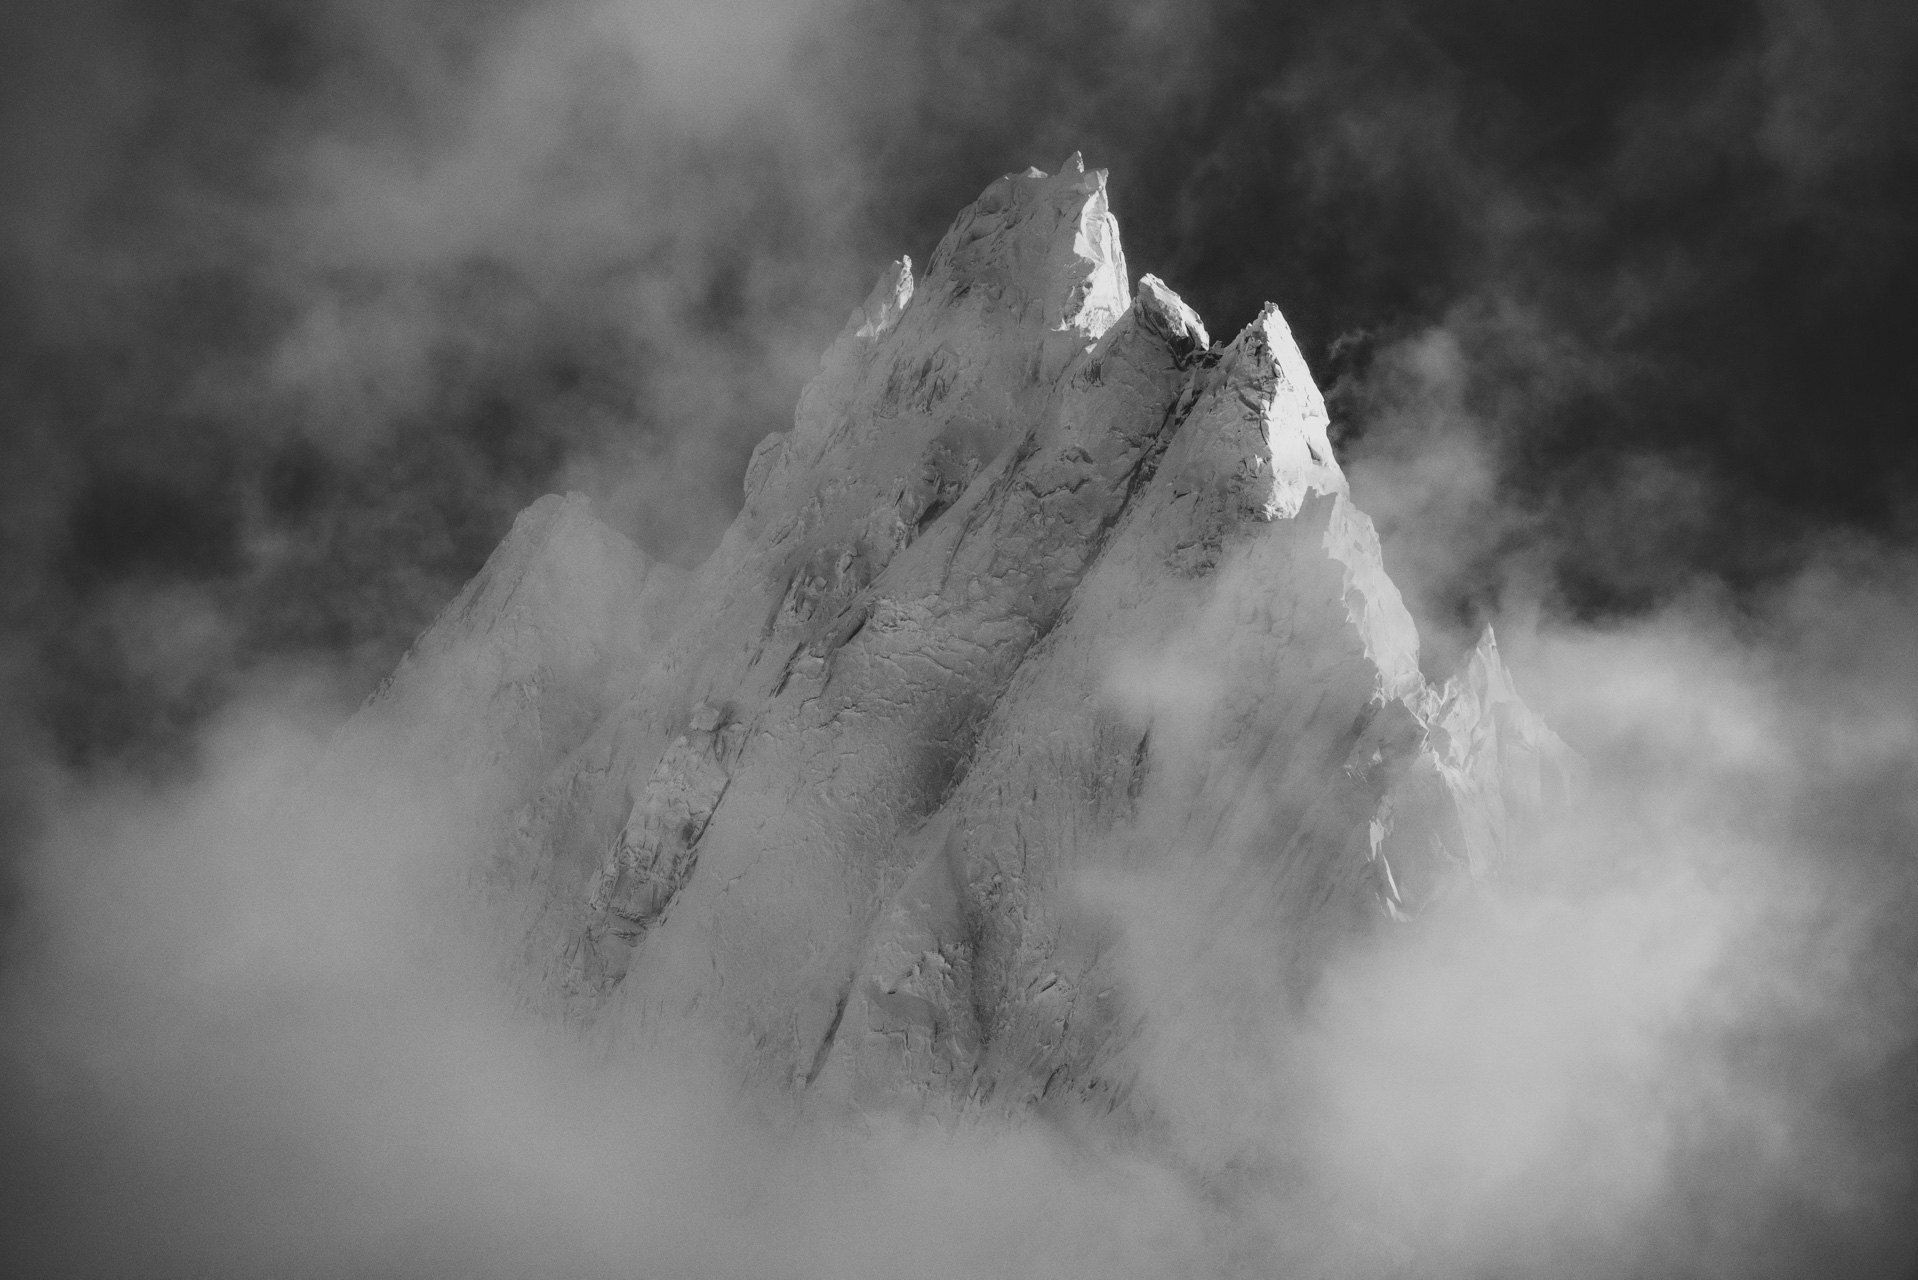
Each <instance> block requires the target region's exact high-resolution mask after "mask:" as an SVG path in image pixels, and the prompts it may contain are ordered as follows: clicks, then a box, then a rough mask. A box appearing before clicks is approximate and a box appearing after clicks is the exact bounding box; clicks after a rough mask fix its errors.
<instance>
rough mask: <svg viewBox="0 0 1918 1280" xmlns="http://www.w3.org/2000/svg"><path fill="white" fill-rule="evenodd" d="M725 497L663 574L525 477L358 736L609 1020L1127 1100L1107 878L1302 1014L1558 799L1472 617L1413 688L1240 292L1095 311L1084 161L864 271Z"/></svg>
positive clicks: (1153, 1111) (903, 1095)
mask: <svg viewBox="0 0 1918 1280" xmlns="http://www.w3.org/2000/svg"><path fill="white" fill-rule="evenodd" d="M745 490H746V494H745V505H744V508H743V510H742V511H741V512H740V514H739V517H738V519H737V520H736V521H735V522H734V524H733V526H732V528H731V529H730V530H729V532H728V533H727V534H726V536H725V538H724V540H723V542H722V543H721V545H720V547H719V548H718V549H717V551H715V552H714V554H713V555H712V557H711V558H710V559H709V560H708V561H707V562H706V563H705V564H704V565H702V566H701V567H700V568H699V569H698V570H696V571H694V572H693V573H692V574H691V575H690V577H689V578H688V577H687V576H686V575H683V574H679V573H677V572H676V571H672V570H669V569H664V568H661V567H659V566H655V565H651V564H649V563H647V562H646V560H645V558H644V557H643V556H642V555H641V554H640V553H639V552H638V551H637V550H635V549H634V548H632V547H631V546H630V544H627V543H625V541H624V540H623V539H621V538H620V537H619V536H618V535H617V534H613V533H611V532H610V531H607V530H605V529H604V528H603V527H601V526H599V525H598V524H597V522H596V521H594V520H593V518H592V517H591V515H590V514H589V513H588V512H587V511H586V510H585V507H584V502H583V500H581V499H578V498H569V499H566V500H565V501H563V502H561V501H560V500H558V499H553V498H547V499H542V500H541V502H540V503H538V504H535V506H534V507H533V508H531V509H530V510H529V511H528V512H527V513H526V515H524V516H522V517H521V520H520V522H519V524H517V525H516V526H515V528H514V531H513V533H512V534H511V535H509V537H508V538H507V540H506V542H505V543H504V544H502V546H501V548H500V550H499V552H497V553H496V554H495V556H494V558H493V560H492V561H490V562H489V563H488V565H487V567H486V569H485V570H483V571H482V573H481V574H480V576H479V578H477V579H476V580H475V582H474V583H473V584H472V585H471V586H469V587H468V588H467V590H466V591H465V592H464V593H463V594H462V596H461V597H460V599H459V600H458V601H456V602H455V604H454V605H453V606H452V607H450V608H449V609H448V610H447V612H446V614H445V615H443V616H442V617H441V619H440V620H439V621H438V622H437V623H436V624H435V625H434V627H433V629H432V630H431V631H429V632H428V633H427V634H426V636H424V637H423V638H422V639H421V641H420V642H419V645H418V646H417V648H416V649H415V651H414V653H413V654H412V655H411V656H410V657H409V658H408V659H407V661H406V663H405V664H403V665H402V667H401V669H400V671H399V672H398V673H397V674H396V676H395V678H394V680H393V681H392V684H391V687H390V688H389V689H388V690H387V691H385V692H384V693H383V694H382V695H381V696H379V697H377V698H376V699H375V701H374V702H373V703H372V704H370V705H369V707H368V709H367V710H366V711H365V712H363V713H362V717H361V720H362V721H381V720H384V721H392V722H398V723H404V724H405V725H406V726H407V728H406V730H405V732H407V733H409V734H411V735H413V736H414V738H415V739H416V740H417V741H418V743H419V744H420V749H421V750H422V751H424V752H427V753H429V754H431V753H439V754H440V755H442V756H444V757H445V758H446V759H447V760H448V761H449V762H450V763H449V769H448V772H449V774H450V775H453V776H457V777H460V778H463V779H466V780H468V781H467V783H466V785H469V786H475V787H477V788H479V789H480V790H483V791H484V792H485V794H486V796H487V800H488V804H489V805H490V808H488V809H487V810H486V811H487V813H489V814H490V815H492V816H491V817H489V819H488V822H487V827H486V829H485V830H484V831H483V832H481V833H480V834H479V835H478V836H477V837H476V842H477V844H478V846H479V847H478V849H477V852H476V857H475V862H474V867H475V871H476V876H477V877H478V878H479V879H480V880H481V881H482V882H484V883H486V884H487V885H489V886H490V887H491V891H492V892H493V894H494V897H495V900H496V901H498V902H500V903H501V904H503V907H504V912H505V914H504V916H503V917H502V918H503V919H504V920H505V921H506V924H505V926H504V928H505V930H506V932H507V933H508V934H509V935H510V937H511V942H510V945H508V946H507V947H506V948H505V949H504V951H505V952H506V955H505V957H504V960H505V963H506V964H507V965H508V967H509V969H510V970H511V972H512V973H513V975H514V980H515V981H516V982H518V983H520V984H521V985H522V988H523V990H524V992H525V993H526V995H527V998H528V999H529V1000H531V1001H533V1002H534V1003H536V1004H538V1005H540V1006H541V1007H545V1008H548V1009H551V1010H554V1011H556V1012H559V1013H562V1014H563V1015H564V1016H566V1017H568V1018H572V1019H578V1020H583V1021H585V1022H588V1023H590V1024H592V1025H594V1026H596V1027H598V1028H600V1029H602V1030H603V1031H604V1032H605V1033H606V1034H608V1035H609V1036H610V1037H611V1038H612V1039H613V1041H614V1042H615V1043H621V1042H633V1043H638V1042H644V1041H646V1040H648V1039H650V1038H653V1037H660V1036H678V1035H681V1034H684V1033H688V1032H689V1031H696V1032H697V1034H699V1035H700V1036H702V1037H710V1038H716V1039H717V1040H718V1042H719V1043H721V1044H722V1045H724V1046H726V1047H727V1049H728V1059H727V1060H729V1061H733V1062H736V1063H738V1064H740V1070H741V1073H742V1075H743V1077H744V1078H746V1079H747V1080H749V1081H751V1082H754V1083H756V1084H759V1085H762V1086H765V1087H767V1088H770V1089H772V1090H774V1091H777V1092H785V1093H788V1094H791V1095H795V1096H797V1097H799V1098H801V1099H803V1100H805V1103H806V1105H809V1106H821V1107H849V1108H852V1109H854V1110H858V1111H869V1110H872V1109H905V1110H908V1111H913V1112H933V1113H940V1114H956V1113H961V1112H965V1111H969V1110H991V1111H1007V1110H1010V1111H1020V1110H1026V1109H1033V1108H1038V1109H1051V1110H1055V1111H1059V1112H1061V1113H1071V1114H1075V1115H1084V1116H1089V1117H1094V1118H1097V1117H1107V1116H1113V1117H1117V1118H1118V1119H1119V1121H1120V1122H1131V1123H1134V1124H1144V1125H1152V1124H1157V1123H1160V1122H1162V1121H1165V1120H1166V1118H1167V1117H1168V1116H1169V1115H1170V1114H1171V1112H1170V1111H1168V1108H1169V1107H1171V1106H1172V1103H1171V1102H1170V1101H1169V1100H1168V1099H1167V1098H1166V1097H1165V1096H1164V1090H1163V1089H1159V1088H1155V1086H1154V1083H1153V1072H1152V1070H1151V1062H1152V1060H1153V1055H1154V1053H1155V1052H1157V1051H1156V1050H1155V1049H1154V1048H1153V1044H1154V1029H1153V1013H1152V1008H1153V1003H1152V1001H1151V1000H1150V999H1149V998H1147V994H1146V993H1145V992H1143V991H1142V990H1141V976H1140V975H1141V968H1140V966H1141V964H1143V963H1147V961H1148V959H1149V957H1150V956H1151V955H1154V954H1159V952H1155V951H1152V950H1151V948H1149V947H1144V946H1143V945H1142V944H1137V943H1136V940H1135V938H1134V937H1133V934H1134V933H1136V930H1135V929H1134V928H1133V926H1132V925H1130V924H1129V923H1128V917H1127V916H1126V915H1125V913H1123V912H1120V913H1116V914H1115V912H1114V911H1113V910H1112V909H1111V905H1110V901H1111V895H1110V894H1109V893H1106V892H1104V889H1102V886H1104V887H1106V888H1109V887H1110V886H1112V885H1115V884H1132V885H1138V884H1162V885H1175V886H1177V894H1178V896H1179V897H1180V898H1181V899H1182V901H1183V902H1184V906H1185V908H1187V909H1189V915H1190V918H1193V919H1199V920H1205V919H1208V918H1210V919H1215V920H1218V919H1227V918H1230V919H1233V920H1236V921H1240V922H1244V921H1247V920H1251V921H1255V922H1257V928H1255V929H1253V930H1252V931H1251V936H1254V937H1256V938H1258V939H1260V941H1259V943H1258V945H1257V946H1256V947H1255V948H1254V949H1253V950H1254V952H1255V954H1252V955H1249V956H1248V955H1245V954H1240V955H1238V956H1237V957H1236V958H1235V960H1234V961H1233V964H1234V973H1235V974H1236V975H1238V976H1239V977H1243V978H1244V980H1245V981H1246V982H1248V983H1250V984H1251V989H1255V990H1257V991H1259V992H1262V993H1265V994H1264V995H1263V996H1262V997H1261V998H1270V999H1274V1000H1285V999H1290V998H1296V997H1297V996H1299V995H1301V994H1303V993H1305V992H1307V991H1309V990H1310V987H1311V983H1312V980H1313V975H1314V973H1315V972H1316V970H1317V968H1318V967H1319V966H1320V965H1322V964H1323V962H1324V959H1325V957H1326V956H1327V955H1329V954H1330V953H1331V952H1332V950H1333V949H1335V948H1336V947H1337V946H1338V945H1339V944H1340V941H1341V939H1344V938H1348V937H1351V936H1354V935H1355V934H1357V933H1363V932H1364V931H1366V930H1370V929H1377V928H1390V927H1393V922H1394V921H1396V920H1401V919H1404V918H1407V917H1409V916H1412V915H1416V914H1417V913H1418V912H1419V911H1420V910H1421V909H1422V908H1423V907H1424V905H1425V904H1427V903H1430V902H1432V901H1434V900H1436V899H1437V898H1439V897H1441V896H1443V895H1446V894H1449V893H1453V892H1458V891H1460V890H1461V889H1463V888H1466V887H1469V886H1470V885H1471V884H1472V883H1474V882H1475V881H1478V880H1481V879H1483V878H1484V877H1486V876H1489V875H1492V874H1494V873H1495V872H1496V871H1497V869H1498V868H1499V866H1500V864H1501V862H1502V861H1503V860H1505V859H1506V858H1507V857H1508V856H1509V851H1510V849H1511V847H1512V845H1513V843H1514V841H1515V840H1517V839H1519V838H1521V836H1522V834H1523V832H1524V830H1525V828H1526V825H1527V824H1528V823H1532V822H1535V821H1537V820H1538V818H1539V816H1540V815H1541V814H1543V813H1544V812H1546V811H1547V810H1548V809H1549V808H1550V807H1551V806H1552V805H1553V804H1555V803H1557V802H1558V800H1559V798H1560V797H1562V796H1563V794H1564V793H1565V791H1566V789H1567V788H1568V787H1569V786H1570V785H1571V783H1572V778H1573V774H1572V770H1573V762H1572V760H1571V758H1570V757H1569V755H1568V753H1567V752H1566V751H1565V749H1564V748H1563V746H1562V744H1560V743H1559V741H1558V739H1557V738H1556V736H1555V735H1553V734H1552V733H1551V731H1550V730H1549V729H1547V728H1546V727H1545V726H1544V725H1543V724H1541V723H1540V722H1539V721H1538V719H1537V718H1536V717H1535V716H1534V715H1532V714H1531V713H1530V712H1529V711H1528V710H1527V709H1526V707H1525V706H1524V704H1523V702H1522V701H1521V700H1520V699H1519V697H1518V696H1517V694H1516V692H1515V691H1514V689H1513V687H1512V683H1511V681H1510V678H1509V677H1508V676H1507V674H1506V673H1505V670H1504V668H1503V667H1502V665H1501V664H1500V661H1499V657H1498V651H1497V648H1496V645H1495V644H1494V643H1493V641H1492V639H1491V637H1490V635H1489V633H1488V635H1487V637H1486V639H1485V641H1484V642H1483V643H1482V644H1481V645H1480V647H1479V648H1478V650H1477V651H1476V652H1475V653H1474V654H1473V655H1472V657H1471V659H1470V661H1469V662H1468V663H1467V665H1466V667H1465V669H1464V670H1463V671H1462V672H1461V674H1460V675H1459V676H1457V677H1455V678H1454V679H1453V680H1451V681H1449V682H1448V683H1447V684H1445V685H1444V686H1443V687H1442V688H1433V687H1430V686H1428V684H1427V682H1426V681H1425V679H1424V678H1423V677H1422V676H1421V674H1420V670H1419V664H1418V637H1417V634H1416V631H1415V628H1414V626H1413V623H1412V620H1411V618H1410V617H1409V615H1408V614H1407V613H1406V610H1405V608H1404V605H1403V604H1402V602H1401V600H1400V598H1399V594H1398V592H1397V590H1396V589H1395V588H1394V587H1393V585H1392V583H1391V581H1390V579H1389V578H1388V577H1387V575H1386V573H1385V569H1384V566H1383V564H1382V562H1381V559H1380V554H1379V546H1378V540H1377V537H1376V535H1375V534H1374V532H1373V529H1372V525H1371V522H1370V521H1369V520H1368V519H1367V518H1366V516H1365V515H1364V513H1362V512H1361V511H1359V510H1358V509H1357V508H1356V507H1354V506H1353V504H1352V502H1351V499H1350V496H1349V494H1348V491H1347V486H1346V482H1345V478H1344V475H1343V474H1342V472H1341V471H1340V468H1339V464H1338V462H1337V460H1336V459H1335V458H1334V456H1333V453H1332V449H1331V446H1330V443H1329V441H1328V438H1327V418H1326V410H1325V405H1324V402H1323V401H1322V399H1321V398H1320V395H1319V392H1318V389H1317V388H1316V387H1315V386H1314V385H1313V381H1312V378H1311V374H1310V372H1309V371H1308V369H1307V367H1306V364H1305V361H1304V359H1303V357H1302V356H1301V355H1300V352H1299V350H1298V347H1297V345H1296V344H1295V343H1294V341H1293V339H1292V336H1291V333H1290V331H1289V330H1288V328H1287V326H1286V324H1285V321H1284V319H1283V318H1282V317H1281V316H1280V314H1279V312H1278V311H1277V309H1275V308H1272V307H1268V308H1267V309H1266V310H1265V312H1264V313H1263V314H1262V315H1261V316H1260V317H1259V318H1258V319H1257V320H1256V321H1255V322H1254V323H1253V324H1252V325H1250V326H1249V327H1248V328H1247V329H1246V330H1245V331H1244V332H1243V333H1241V334H1239V335H1238V336H1237V337H1236V338H1234V339H1233V340H1232V341H1231V342H1229V343H1226V344H1224V345H1217V344H1214V343H1213V342H1212V340H1211V338H1210V337H1209V335H1208V334H1207V333H1206V330H1205V327H1204V325H1203V324H1202V323H1201V322H1200V320H1199V318H1198V317H1197V316H1196V315H1194V314H1193V312H1192V311H1191V309H1190V308H1188V307H1186V306H1185V305H1184V304H1183V303H1182V302H1180V300H1179V299H1178V297H1177V296H1176V295H1174V294H1173V293H1172V291H1171V290H1170V289H1168V288H1166V286H1165V285H1164V284H1162V283H1161V282H1160V281H1158V280H1157V279H1155V278H1153V277H1152V276H1150V275H1147V276H1144V277H1142V278H1141V279H1140V280H1139V281H1138V283H1137V288H1136V292H1135V290H1134V287H1133V283H1132V281H1131V279H1130V277H1129V276H1128V273H1127V270H1126V265H1125V259H1124V255H1123V254H1122V252H1121V250H1120V247H1119V236H1118V228H1117V225H1116V223H1115V221H1114V219H1113V218H1112V215H1111V214H1110V213H1109V212H1108V210H1107V205H1106V190H1105V174H1104V173H1103V172H1100V171H1093V172H1087V171H1086V170H1085V169H1084V167H1083V165H1082V164H1081V162H1080V161H1079V158H1078V157H1077V156H1074V157H1072V158H1071V159H1070V160H1068V161H1067V163H1066V164H1065V166H1064V167H1063V168H1062V169H1061V171H1060V172H1059V173H1057V174H1054V175H1047V174H1043V173H1040V172H1038V171H1037V170H1030V171H1028V172H1026V173H1024V174H1017V175H1011V176H1008V177H1006V178H1003V179H1001V180H1000V181H998V182H995V183H994V184H992V185H991V186H990V187H988V188H987V189H986V191H985V193H984V194H983V195H981V197H980V198H979V199H978V200H977V201H975V202H974V203H973V204H972V205H971V206H970V207H969V208H967V209H966V210H965V211H964V212H962V213H961V214H960V215H959V217H958V219H957V220H956V221H955V222H954V223H953V226H952V228H951V230H950V231H948V232H947V234H946V236H945V238H944V239H943V240H942V241H941V242H940V244H939V246H938V248H937V249H936V250H935V251H934V253H933V255H932V258H931V261H930V262H929V263H928V265H927V267H926V270H925V272H924V274H923V275H922V276H918V277H915V276H914V274H913V269H912V264H911V263H910V261H907V260H903V259H902V260H901V261H900V262H898V263H896V264H895V265H894V266H893V267H892V268H890V269H889V270H888V271H887V272H886V273H885V275H884V276H883V277H882V278H881V279H880V281H879V282H878V284H877V285H876V286H875V288H874V289H873V292H872V295H871V296H870V297H869V298H868V300H867V301H866V303H865V304H864V305H863V306H861V307H860V308H859V309H858V310H857V311H855V312H854V313H853V315H852V316H851V317H850V319H849V320H848V321H847V324H846V327H845V329H844V331H843V332H842V333H841V335H840V337H839V338H838V340H837V341H836V342H835V343H834V344H833V346H832V348H831V349H830V350H829V351H828V352H827V353H826V355H825V358H824V361H823V365H822V368H821V370H820V372H819V374H818V376H817V377H816V378H815V379H814V380H813V382H812V383H811V385H810V386H808V387H807V389H806V391H805V393H804V394H803V396H802V397H801V400H800V404H799V407H798V412H797V415H796V419H795V422H794V425H793V427H792V429H791V430H790V431H788V432H784V433H780V434H777V435H774V436H771V437H768V438H767V440H765V441H764V442H762V443H761V445H760V446H759V447H758V448H757V449H756V450H755V451H754V453H753V456H752V460H751V463H750V465H749V467H748V469H747V473H746V478H745ZM365 731H366V730H365V728H364V727H363V726H362V725H361V724H360V722H356V724H355V726H350V727H349V729H348V730H347V732H346V733H345V734H344V735H343V746H342V747H341V748H340V749H350V743H351V740H352V736H353V734H355V733H357V732H365ZM474 779H478V780H479V781H477V782H474V781H472V780H474ZM1175 914H1176V913H1175ZM1178 918H1181V919H1183V918H1188V917H1186V916H1180V917H1178ZM1162 950H1163V949H1162ZM1187 950H1189V951H1192V953H1193V954H1195V955H1196V954H1199V953H1201V952H1203V950H1204V948H1203V947H1199V948H1197V949H1196V950H1193V949H1190V948H1188V949H1187ZM1173 951H1174V952H1175V953H1180V954H1183V952H1179V949H1178V948H1174V949H1173ZM1194 963H1196V964H1203V963H1204V961H1203V960H1198V961H1195V962H1194ZM1234 980H1238V979H1237V978H1235V979H1234Z"/></svg>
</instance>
